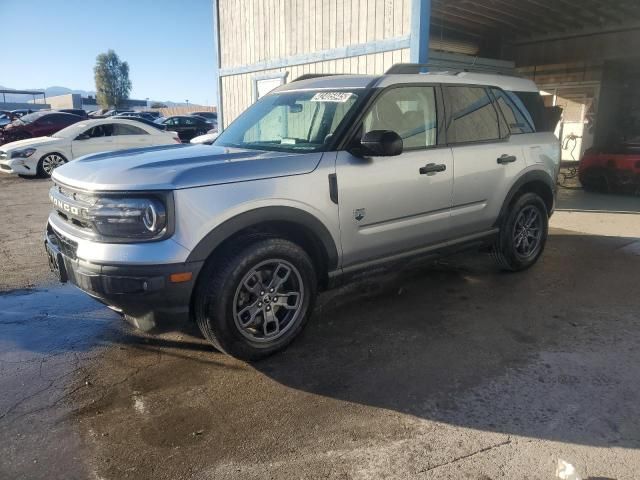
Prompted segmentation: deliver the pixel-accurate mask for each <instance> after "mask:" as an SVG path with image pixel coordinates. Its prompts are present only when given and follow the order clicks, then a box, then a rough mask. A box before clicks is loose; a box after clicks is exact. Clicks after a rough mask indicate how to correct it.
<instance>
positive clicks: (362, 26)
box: [218, 0, 411, 68]
mask: <svg viewBox="0 0 640 480" xmlns="http://www.w3.org/2000/svg"><path fill="white" fill-rule="evenodd" d="M218 4H219V11H220V16H219V20H220V60H221V67H222V68H229V67H237V66H242V65H251V64H254V63H257V62H260V61H264V60H273V59H277V58H285V57H290V56H292V55H300V54H305V53H311V52H317V51H320V50H329V49H332V48H340V47H344V46H347V45H356V44H361V43H367V42H373V41H376V40H383V39H390V38H396V37H401V36H404V35H408V34H409V31H410V23H411V22H410V10H411V0H219V2H218Z"/></svg>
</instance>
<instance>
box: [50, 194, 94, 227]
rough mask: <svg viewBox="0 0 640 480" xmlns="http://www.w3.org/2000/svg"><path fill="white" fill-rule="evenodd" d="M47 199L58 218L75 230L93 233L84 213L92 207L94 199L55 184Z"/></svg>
mask: <svg viewBox="0 0 640 480" xmlns="http://www.w3.org/2000/svg"><path fill="white" fill-rule="evenodd" d="M49 198H50V200H51V202H52V203H53V208H54V209H55V211H56V213H57V214H58V217H59V218H61V219H62V220H64V221H65V222H66V223H68V224H70V225H72V226H73V227H75V228H77V229H80V230H83V231H86V232H88V233H89V232H92V231H93V229H92V226H91V223H90V222H89V221H88V220H87V218H86V211H87V210H88V209H89V208H90V207H91V206H92V205H93V202H94V197H92V196H91V195H89V194H87V193H84V192H81V191H78V190H74V189H72V188H69V187H67V186H63V185H60V184H57V183H56V184H54V186H53V187H52V188H51V190H50V191H49Z"/></svg>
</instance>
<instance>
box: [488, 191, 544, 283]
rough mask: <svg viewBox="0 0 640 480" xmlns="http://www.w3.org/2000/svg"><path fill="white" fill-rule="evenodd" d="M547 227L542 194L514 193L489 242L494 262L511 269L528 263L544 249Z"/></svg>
mask: <svg viewBox="0 0 640 480" xmlns="http://www.w3.org/2000/svg"><path fill="white" fill-rule="evenodd" d="M548 230H549V215H548V213H547V207H546V205H545V203H544V201H543V200H542V198H540V196H538V195H537V194H535V193H525V194H523V195H521V196H520V197H518V198H517V199H516V201H515V202H514V203H513V204H512V205H511V208H510V209H509V211H508V213H507V214H506V216H505V218H504V220H503V222H502V225H501V226H500V233H499V236H498V239H497V241H496V243H495V244H494V246H493V254H494V257H495V259H496V261H497V263H498V265H500V267H501V268H502V269H503V270H509V271H512V272H516V271H520V270H525V269H527V268H529V267H530V266H532V265H533V264H534V263H536V261H537V260H538V258H540V255H542V252H543V251H544V247H545V244H546V241H547V234H548Z"/></svg>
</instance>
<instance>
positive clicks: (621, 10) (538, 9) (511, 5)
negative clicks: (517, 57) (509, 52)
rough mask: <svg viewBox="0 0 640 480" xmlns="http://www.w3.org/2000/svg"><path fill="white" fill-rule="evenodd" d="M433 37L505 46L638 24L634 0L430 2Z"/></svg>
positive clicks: (639, 14)
mask: <svg viewBox="0 0 640 480" xmlns="http://www.w3.org/2000/svg"><path fill="white" fill-rule="evenodd" d="M431 6H432V8H431V29H432V35H434V34H435V36H436V37H438V36H440V35H441V34H442V32H443V31H447V32H450V33H452V34H456V35H458V36H462V37H467V38H475V39H481V38H487V37H491V36H492V35H496V34H498V35H499V36H500V37H501V38H502V39H504V41H513V40H516V41H517V40H524V39H527V38H531V37H540V36H545V35H558V34H559V33H567V32H571V31H573V32H580V31H581V30H584V29H597V30H604V29H607V28H620V27H621V26H623V25H626V24H629V23H631V22H638V21H640V8H639V3H638V1H637V0H517V1H516V0H473V1H469V0H432V2H431Z"/></svg>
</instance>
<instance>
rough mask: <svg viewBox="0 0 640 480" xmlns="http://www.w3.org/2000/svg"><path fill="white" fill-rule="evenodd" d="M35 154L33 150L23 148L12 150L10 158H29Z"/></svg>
mask: <svg viewBox="0 0 640 480" xmlns="http://www.w3.org/2000/svg"><path fill="white" fill-rule="evenodd" d="M34 153H36V149H35V148H23V149H21V150H14V151H13V152H11V158H29V157H30V156H31V155H33V154H34Z"/></svg>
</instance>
